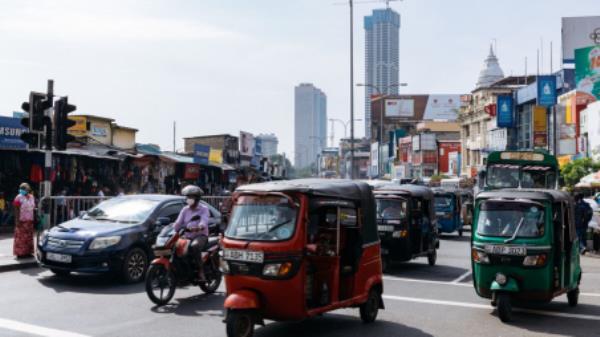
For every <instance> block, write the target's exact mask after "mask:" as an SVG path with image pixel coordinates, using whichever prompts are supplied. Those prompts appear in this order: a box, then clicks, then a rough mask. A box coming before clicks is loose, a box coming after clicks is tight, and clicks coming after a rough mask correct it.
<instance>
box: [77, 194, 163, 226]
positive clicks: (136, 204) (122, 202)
mask: <svg viewBox="0 0 600 337" xmlns="http://www.w3.org/2000/svg"><path fill="white" fill-rule="evenodd" d="M157 204H158V201H155V200H147V199H133V198H114V199H110V200H107V201H104V202H102V203H100V204H98V205H97V206H96V207H94V208H92V209H91V210H89V211H88V212H87V213H86V214H85V215H84V216H83V217H82V218H83V219H84V220H97V221H113V222H120V223H140V222H143V221H145V220H146V219H148V217H149V216H150V213H152V211H153V210H154V208H155V207H156V205H157Z"/></svg>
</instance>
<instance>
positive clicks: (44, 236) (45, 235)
mask: <svg viewBox="0 0 600 337" xmlns="http://www.w3.org/2000/svg"><path fill="white" fill-rule="evenodd" d="M47 241H48V230H47V229H45V230H44V231H43V232H42V235H40V245H41V246H44V245H45V244H46V242H47Z"/></svg>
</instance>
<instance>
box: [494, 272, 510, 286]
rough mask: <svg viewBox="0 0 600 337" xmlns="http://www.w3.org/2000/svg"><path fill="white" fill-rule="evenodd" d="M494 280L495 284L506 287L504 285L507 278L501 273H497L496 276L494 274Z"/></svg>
mask: <svg viewBox="0 0 600 337" xmlns="http://www.w3.org/2000/svg"><path fill="white" fill-rule="evenodd" d="M495 280H496V283H498V284H499V285H501V286H503V285H506V283H507V282H508V277H506V275H504V274H502V273H498V274H496V278H495Z"/></svg>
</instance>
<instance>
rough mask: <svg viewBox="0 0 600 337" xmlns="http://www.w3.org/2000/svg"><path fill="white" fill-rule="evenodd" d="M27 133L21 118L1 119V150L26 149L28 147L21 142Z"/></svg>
mask: <svg viewBox="0 0 600 337" xmlns="http://www.w3.org/2000/svg"><path fill="white" fill-rule="evenodd" d="M25 131H27V128H26V127H24V126H23V125H21V119H20V118H11V117H0V148H3V149H25V148H26V147H27V145H26V144H25V142H23V141H22V140H21V134H22V133H23V132H25Z"/></svg>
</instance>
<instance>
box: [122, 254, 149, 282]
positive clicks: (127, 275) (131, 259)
mask: <svg viewBox="0 0 600 337" xmlns="http://www.w3.org/2000/svg"><path fill="white" fill-rule="evenodd" d="M147 267H148V255H147V254H146V252H145V251H144V250H143V249H141V248H139V247H134V248H132V249H131V250H129V252H127V254H126V255H125V259H124V260H123V267H122V270H121V274H122V277H123V279H124V280H125V282H127V283H136V282H140V281H141V280H142V279H143V278H144V275H145V273H146V268H147Z"/></svg>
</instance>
